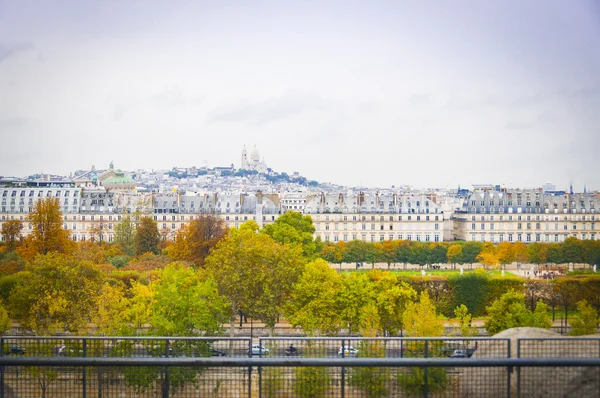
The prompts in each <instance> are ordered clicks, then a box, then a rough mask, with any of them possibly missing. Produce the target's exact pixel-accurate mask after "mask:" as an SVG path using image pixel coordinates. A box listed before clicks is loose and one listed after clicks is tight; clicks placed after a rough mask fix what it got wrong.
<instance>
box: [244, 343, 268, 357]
mask: <svg viewBox="0 0 600 398" xmlns="http://www.w3.org/2000/svg"><path fill="white" fill-rule="evenodd" d="M268 352H269V349H268V348H267V347H265V346H261V345H259V344H252V355H265V354H266V353H268ZM248 353H250V351H248Z"/></svg>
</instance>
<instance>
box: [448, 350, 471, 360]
mask: <svg viewBox="0 0 600 398" xmlns="http://www.w3.org/2000/svg"><path fill="white" fill-rule="evenodd" d="M471 355H473V352H472V351H471V352H470V355H469V350H454V351H453V352H452V355H450V358H471Z"/></svg>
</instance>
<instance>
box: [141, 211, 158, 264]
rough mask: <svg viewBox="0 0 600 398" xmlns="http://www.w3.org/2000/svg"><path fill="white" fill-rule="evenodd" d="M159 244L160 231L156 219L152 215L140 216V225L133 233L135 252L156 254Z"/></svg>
mask: <svg viewBox="0 0 600 398" xmlns="http://www.w3.org/2000/svg"><path fill="white" fill-rule="evenodd" d="M159 244H160V233H159V232H158V226H157V224H156V221H154V220H153V219H152V217H141V218H140V226H139V228H138V229H137V231H136V234H135V251H136V254H138V255H139V254H144V253H154V254H158V253H159V251H158V245H159Z"/></svg>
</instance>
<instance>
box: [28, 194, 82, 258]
mask: <svg viewBox="0 0 600 398" xmlns="http://www.w3.org/2000/svg"><path fill="white" fill-rule="evenodd" d="M27 222H29V223H30V224H31V227H32V230H31V234H30V237H31V238H30V239H31V246H32V249H33V251H34V253H39V254H48V253H50V252H59V253H68V252H69V251H70V249H71V248H72V245H73V242H72V241H71V240H70V239H69V232H68V231H67V230H65V229H63V216H62V213H61V211H60V204H59V202H58V198H51V197H48V198H44V199H40V200H38V201H37V202H35V205H34V206H33V211H32V212H31V213H29V215H28V216H27ZM30 258H31V256H30Z"/></svg>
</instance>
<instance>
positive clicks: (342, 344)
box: [0, 337, 600, 398]
mask: <svg viewBox="0 0 600 398" xmlns="http://www.w3.org/2000/svg"><path fill="white" fill-rule="evenodd" d="M516 344H517V349H516V350H513V351H516V354H517V356H519V358H510V354H511V351H510V350H511V343H510V341H509V340H508V339H494V338H475V339H465V338H428V339H423V338H372V339H368V338H285V339H284V338H264V339H259V340H258V343H254V344H253V342H252V341H251V340H250V339H237V338H234V339H228V338H221V337H210V338H208V337H207V338H139V337H128V338H88V337H79V338H61V337H52V338H50V337H32V338H23V337H18V338H16V337H8V338H0V346H1V348H2V350H1V351H0V355H1V356H2V358H0V398H9V397H10V398H13V397H44V398H45V397H94V398H105V397H106V398H108V397H136V398H138V397H198V396H202V397H210V396H213V397H408V396H430V397H442V396H444V397H445V396H448V397H516V396H520V397H530V396H531V397H534V396H535V397H537V396H540V397H541V396H544V397H546V396H580V397H587V396H595V397H597V396H598V394H599V391H600V380H599V377H600V339H521V340H519V341H518V342H516ZM513 347H514V346H513ZM561 347H562V348H561ZM557 350H558V351H557ZM571 352H572V353H573V355H570V353H571ZM557 375H560V376H557ZM594 383H595V384H594ZM544 386H545V387H544Z"/></svg>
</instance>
